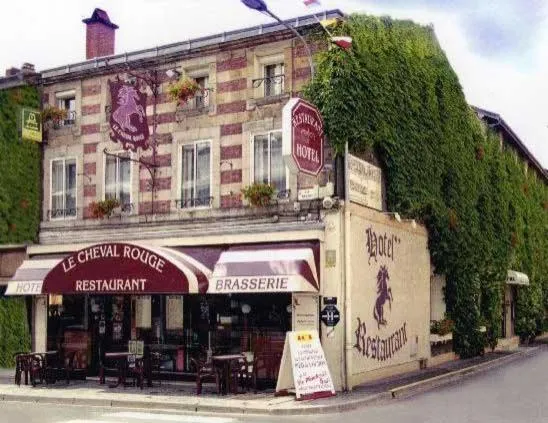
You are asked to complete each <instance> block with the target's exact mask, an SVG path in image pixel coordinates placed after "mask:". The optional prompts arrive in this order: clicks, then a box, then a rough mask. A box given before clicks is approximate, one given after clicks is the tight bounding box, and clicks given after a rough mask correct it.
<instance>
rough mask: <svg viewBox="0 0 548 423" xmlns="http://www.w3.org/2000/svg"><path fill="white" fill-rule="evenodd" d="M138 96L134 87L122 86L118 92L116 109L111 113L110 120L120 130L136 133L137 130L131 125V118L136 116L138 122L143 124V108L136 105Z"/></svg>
mask: <svg viewBox="0 0 548 423" xmlns="http://www.w3.org/2000/svg"><path fill="white" fill-rule="evenodd" d="M138 101H139V94H138V93H137V91H136V90H135V88H134V87H131V86H129V85H123V86H122V87H120V90H119V91H118V107H117V108H116V110H115V111H114V112H113V113H112V119H114V120H115V121H116V123H118V125H120V128H121V129H122V130H126V131H129V132H137V128H136V127H135V126H133V125H132V124H131V116H132V115H134V114H136V115H137V116H138V117H139V122H141V123H142V122H143V119H144V118H145V110H144V108H143V106H141V105H140V104H137V102H138Z"/></svg>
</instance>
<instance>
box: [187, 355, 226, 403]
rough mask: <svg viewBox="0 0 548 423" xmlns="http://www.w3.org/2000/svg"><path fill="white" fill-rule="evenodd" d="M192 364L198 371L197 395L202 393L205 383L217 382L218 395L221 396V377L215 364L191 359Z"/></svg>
mask: <svg viewBox="0 0 548 423" xmlns="http://www.w3.org/2000/svg"><path fill="white" fill-rule="evenodd" d="M190 363H191V365H192V366H193V368H194V369H195V371H196V395H200V394H201V393H202V384H203V383H204V382H213V381H214V382H215V384H216V385H217V394H219V395H220V394H221V375H220V374H219V371H218V369H216V368H215V366H214V365H213V363H211V362H206V361H202V360H200V359H197V358H191V359H190Z"/></svg>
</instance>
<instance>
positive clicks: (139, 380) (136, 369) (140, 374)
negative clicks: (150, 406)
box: [128, 357, 145, 389]
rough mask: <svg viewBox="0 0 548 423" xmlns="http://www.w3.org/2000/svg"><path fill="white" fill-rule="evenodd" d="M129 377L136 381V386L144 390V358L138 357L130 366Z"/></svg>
mask: <svg viewBox="0 0 548 423" xmlns="http://www.w3.org/2000/svg"><path fill="white" fill-rule="evenodd" d="M128 376H129V377H132V378H133V379H134V384H135V385H136V386H138V387H139V388H141V389H143V387H144V380H145V361H144V359H143V357H136V358H135V362H134V363H133V365H132V366H128Z"/></svg>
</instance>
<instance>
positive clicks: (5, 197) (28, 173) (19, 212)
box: [0, 86, 41, 367]
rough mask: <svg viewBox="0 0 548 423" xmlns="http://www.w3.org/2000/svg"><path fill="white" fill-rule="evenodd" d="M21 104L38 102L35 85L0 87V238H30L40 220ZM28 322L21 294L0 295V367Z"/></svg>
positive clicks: (24, 339)
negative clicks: (20, 128) (23, 137)
mask: <svg viewBox="0 0 548 423" xmlns="http://www.w3.org/2000/svg"><path fill="white" fill-rule="evenodd" d="M21 106H27V107H33V108H39V107H40V103H39V95H38V91H37V90H36V88H34V87H29V86H24V87H17V88H11V89H5V90H1V89H0V244H20V243H25V242H33V241H35V240H36V238H37V234H38V226H39V222H40V215H39V212H40V186H41V181H40V146H39V145H38V144H37V143H33V142H30V141H29V142H28V141H21V139H20V136H19V134H18V123H17V122H18V119H20V113H21ZM27 322H28V320H27V308H26V304H25V300H24V299H22V298H1V299H0V367H9V366H13V364H14V362H13V353H14V352H17V351H24V350H28V349H29V348H30V335H29V328H28V323H27Z"/></svg>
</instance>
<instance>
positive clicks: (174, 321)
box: [166, 295, 183, 330]
mask: <svg viewBox="0 0 548 423" xmlns="http://www.w3.org/2000/svg"><path fill="white" fill-rule="evenodd" d="M182 328H183V296H182V295H170V296H168V297H167V305H166V329H168V330H174V329H182Z"/></svg>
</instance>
